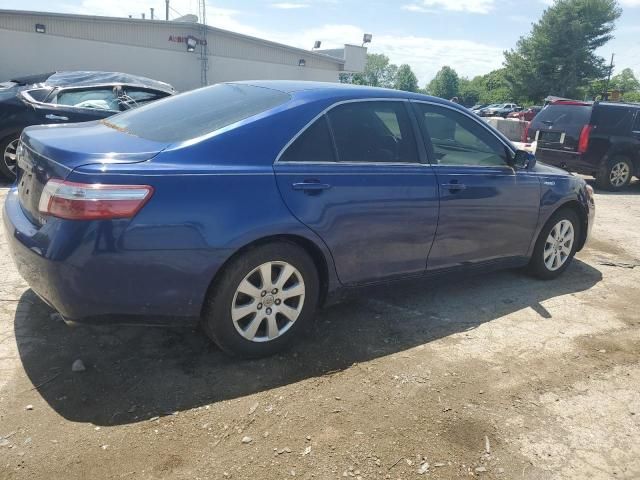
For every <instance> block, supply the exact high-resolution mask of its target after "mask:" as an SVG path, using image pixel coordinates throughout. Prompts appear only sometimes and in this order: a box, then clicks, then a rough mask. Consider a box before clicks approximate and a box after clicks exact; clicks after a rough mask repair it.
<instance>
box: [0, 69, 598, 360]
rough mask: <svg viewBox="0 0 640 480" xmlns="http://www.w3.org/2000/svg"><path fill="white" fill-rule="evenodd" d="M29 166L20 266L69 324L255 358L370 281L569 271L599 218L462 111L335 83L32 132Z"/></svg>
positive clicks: (578, 182)
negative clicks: (201, 341) (148, 329)
mask: <svg viewBox="0 0 640 480" xmlns="http://www.w3.org/2000/svg"><path fill="white" fill-rule="evenodd" d="M17 164H18V169H17V182H16V184H15V186H14V187H12V188H11V190H10V192H9V194H8V196H7V199H6V203H5V206H4V209H5V210H4V228H5V231H6V236H7V238H8V242H9V245H10V249H11V253H12V255H13V258H14V260H15V263H16V265H17V267H18V269H19V271H20V273H21V274H22V276H23V277H24V278H25V279H26V280H27V282H28V283H29V284H30V285H31V287H32V288H33V290H34V291H35V292H36V293H37V294H38V295H39V296H40V297H42V299H43V300H44V301H46V302H47V303H48V304H49V305H51V306H52V307H53V308H55V309H56V310H57V311H58V312H59V313H60V314H61V315H62V316H63V317H64V318H65V319H67V320H69V321H75V322H83V321H84V322H92V323H100V322H103V323H107V322H117V321H121V320H122V319H125V318H126V319H127V322H131V321H132V320H134V319H136V318H146V319H148V318H149V317H154V318H163V317H165V316H170V317H172V318H174V319H175V318H177V319H184V320H185V321H187V319H193V318H199V319H200V320H201V322H202V325H203V330H204V331H205V332H206V333H207V335H209V336H210V337H211V339H212V340H213V341H214V342H215V343H216V344H218V345H219V346H220V347H221V348H222V349H223V350H225V351H226V352H229V353H232V354H236V355H241V356H248V357H255V356H261V355H268V354H271V353H274V352H276V351H278V350H279V349H281V348H282V347H284V345H285V344H287V343H288V342H290V341H291V340H292V339H294V338H295V335H296V333H298V332H299V331H300V330H301V329H302V328H304V326H305V324H308V323H309V322H310V321H311V317H312V315H313V312H314V311H315V310H316V309H317V308H318V307H319V306H321V305H322V304H323V303H325V302H327V300H328V299H330V298H335V296H336V295H337V293H338V292H344V291H345V290H348V289H352V288H355V287H361V286H366V285H371V284H379V283H383V282H389V281H391V280H396V279H403V278H409V279H410V278H414V279H418V278H423V277H429V276H439V275H442V274H450V273H462V274H464V273H465V272H469V271H479V270H490V269H496V268H508V267H523V266H526V267H528V269H529V270H530V271H531V272H532V273H533V274H534V275H535V276H537V277H540V278H542V279H552V278H555V277H557V276H558V275H560V274H561V273H562V272H563V271H564V270H565V269H566V268H567V267H568V266H569V264H570V263H571V260H572V258H573V256H574V254H575V253H576V251H578V250H580V249H581V248H582V247H583V246H584V244H585V242H586V239H587V236H588V233H589V231H590V229H591V227H592V224H593V218H594V201H593V191H592V189H591V187H589V186H588V185H587V184H586V183H585V182H584V180H582V179H581V178H579V177H577V176H574V175H571V174H569V173H567V172H565V171H563V170H560V169H557V168H554V167H550V166H547V165H544V164H542V163H536V161H535V157H533V156H532V155H530V154H527V153H526V152H523V151H516V150H515V148H514V147H513V146H512V144H511V143H509V141H508V140H507V139H506V138H505V137H504V136H502V135H501V134H500V133H498V132H497V131H496V130H494V129H492V128H491V127H490V126H489V125H487V124H486V123H484V122H483V121H482V120H481V119H480V118H478V117H477V116H475V115H473V114H472V113H470V112H468V111H467V110H466V109H464V108H463V107H461V106H458V105H455V104H452V103H450V102H447V101H445V100H442V99H438V98H432V97H428V96H424V95H419V94H413V93H407V92H401V91H395V90H385V89H378V88H369V87H354V86H347V85H340V84H330V83H311V82H288V81H270V82H267V81H256V82H239V83H226V84H218V85H214V86H211V87H206V88H202V89H199V90H194V91H191V92H187V93H183V94H180V95H176V96H173V97H168V98H166V99H163V100H160V101H158V102H154V103H151V104H149V105H145V106H142V107H140V108H138V109H135V110H131V111H127V112H124V113H120V114H117V115H115V116H113V117H110V118H107V119H104V120H100V121H94V122H90V123H82V124H67V125H55V126H51V125H48V126H34V127H29V128H27V129H25V130H24V132H23V134H22V137H21V141H20V143H19V145H18V152H17Z"/></svg>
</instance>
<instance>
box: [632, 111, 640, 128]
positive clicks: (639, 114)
mask: <svg viewBox="0 0 640 480" xmlns="http://www.w3.org/2000/svg"><path fill="white" fill-rule="evenodd" d="M633 131H634V133H640V110H638V111H637V112H636V121H635V123H634V124H633Z"/></svg>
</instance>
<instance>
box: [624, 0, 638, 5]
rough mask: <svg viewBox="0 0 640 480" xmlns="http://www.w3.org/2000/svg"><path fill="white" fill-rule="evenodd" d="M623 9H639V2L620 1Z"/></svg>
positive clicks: (636, 0)
mask: <svg viewBox="0 0 640 480" xmlns="http://www.w3.org/2000/svg"><path fill="white" fill-rule="evenodd" d="M620 4H621V5H622V6H623V7H640V0H620Z"/></svg>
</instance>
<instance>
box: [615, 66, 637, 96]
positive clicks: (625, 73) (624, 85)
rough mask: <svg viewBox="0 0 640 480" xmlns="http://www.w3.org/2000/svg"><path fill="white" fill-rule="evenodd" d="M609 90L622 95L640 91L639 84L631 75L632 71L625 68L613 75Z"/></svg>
mask: <svg viewBox="0 0 640 480" xmlns="http://www.w3.org/2000/svg"><path fill="white" fill-rule="evenodd" d="M609 89H610V90H620V91H621V92H622V93H627V92H635V91H637V90H640V82H638V79H637V78H636V76H635V75H634V74H633V70H631V69H630V68H625V69H624V70H622V71H621V72H620V73H619V74H617V75H614V77H613V78H612V79H611V84H610V86H609Z"/></svg>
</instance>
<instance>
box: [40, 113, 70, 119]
mask: <svg viewBox="0 0 640 480" xmlns="http://www.w3.org/2000/svg"><path fill="white" fill-rule="evenodd" d="M45 118H47V119H49V120H64V121H67V120H69V117H64V116H62V115H54V114H53V113H50V114H49V115H45Z"/></svg>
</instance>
